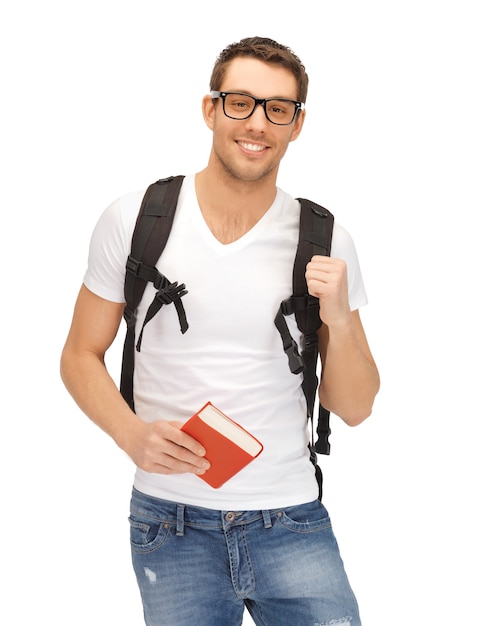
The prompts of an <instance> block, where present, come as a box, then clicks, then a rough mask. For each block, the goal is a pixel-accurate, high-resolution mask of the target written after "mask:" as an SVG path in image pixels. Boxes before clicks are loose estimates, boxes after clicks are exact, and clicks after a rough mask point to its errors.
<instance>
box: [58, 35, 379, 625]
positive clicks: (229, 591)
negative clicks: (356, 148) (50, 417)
mask: <svg viewBox="0 0 486 626" xmlns="http://www.w3.org/2000/svg"><path fill="white" fill-rule="evenodd" d="M307 82H308V79H307V74H306V72H305V69H304V67H303V65H302V63H301V62H300V60H299V59H298V58H297V57H296V56H295V54H294V53H293V52H292V51H291V50H290V49H288V48H287V47H285V46H282V45H280V44H278V43H276V42H274V41H272V40H270V39H265V38H257V37H255V38H248V39H244V40H242V41H241V42H238V43H236V44H232V45H230V46H229V47H228V48H226V49H225V50H224V51H223V52H222V53H221V55H220V57H219V58H218V60H217V61H216V64H215V67H214V69H213V74H212V77H211V82H210V88H211V93H210V94H209V95H207V96H205V97H204V98H203V103H202V112H203V116H204V120H205V122H206V124H207V126H208V127H209V128H210V129H211V131H212V135H213V141H212V147H211V152H210V155H209V160H208V164H207V167H206V168H205V169H203V170H202V171H201V172H199V173H197V174H196V175H195V176H186V178H185V179H184V183H183V187H182V190H181V194H180V196H179V202H178V207H177V211H176V216H175V221H174V225H173V227H172V231H171V235H170V237H169V241H168V243H167V246H166V248H165V250H164V252H163V254H162V257H161V259H160V260H159V263H158V267H159V268H160V269H161V271H162V272H163V273H164V274H165V275H166V276H168V277H169V278H171V279H174V280H175V279H177V280H178V281H180V282H184V283H185V284H186V285H187V289H188V294H187V295H185V296H184V307H185V310H186V314H187V318H188V321H189V330H188V332H187V333H185V334H181V332H180V330H179V325H178V319H177V315H176V312H175V309H174V307H171V306H165V307H163V308H162V309H161V311H160V312H159V313H158V314H157V315H156V316H155V317H154V318H153V319H152V320H151V321H150V324H148V325H147V326H146V328H145V330H144V336H143V344H142V347H141V351H140V352H139V353H137V355H136V364H135V377H134V394H135V408H136V414H135V413H134V412H133V411H132V410H131V409H130V408H129V407H128V405H127V404H126V403H125V401H124V400H123V399H122V397H121V395H120V393H119V391H118V388H117V386H116V385H115V383H114V382H113V380H112V379H111V378H110V377H109V375H108V373H107V371H106V368H105V365H104V355H105V352H106V351H107V349H108V348H109V346H110V344H111V343H112V341H113V339H114V337H115V335H116V333H117V330H118V328H119V325H120V322H121V319H122V315H123V308H124V295H123V283H124V273H125V262H126V258H127V256H128V254H129V248H130V240H131V234H132V231H133V227H134V223H135V219H136V216H137V213H138V209H139V206H140V202H141V199H142V197H143V191H142V192H140V193H132V194H129V195H127V196H124V197H122V198H121V199H119V200H117V201H116V202H114V203H113V204H112V205H111V206H110V207H108V209H107V210H106V211H105V213H104V214H103V215H102V217H101V219H100V221H99V223H98V225H97V226H96V228H95V231H94V233H93V237H92V241H91V247H90V255H89V263H88V270H87V272H86V275H85V278H84V284H83V286H82V287H81V290H80V293H79V297H78V300H77V303H76V307H75V311H74V317H73V322H72V327H71V330H70V332H69V336H68V338H67V341H66V345H65V348H64V351H63V355H62V362H61V370H62V377H63V380H64V382H65V384H66V387H67V388H68V390H69V391H70V393H71V394H72V396H73V397H74V399H75V400H76V402H77V403H78V405H79V406H80V407H81V409H82V410H83V411H84V412H85V413H86V414H87V415H88V416H89V417H90V418H91V419H92V420H93V421H94V422H95V423H96V424H97V425H98V426H99V427H101V428H102V429H104V430H105V431H106V432H107V433H108V434H109V435H110V436H111V437H112V438H113V439H114V441H115V442H116V443H117V444H118V446H120V448H122V450H124V451H125V452H126V453H127V454H128V455H129V456H130V457H131V459H132V460H133V462H134V463H135V465H136V473H135V481H134V489H133V495H132V501H131V514H130V528H131V530H130V532H131V535H130V537H131V545H132V555H133V565H134V569H135V573H136V576H137V580H138V584H139V587H140V592H141V596H142V602H143V607H144V615H145V621H146V624H147V625H148V626H162V625H166V626H183V625H184V626H188V625H189V624H191V625H192V624H195V623H197V624H198V626H215V625H219V624H224V625H225V626H232V625H236V624H241V620H242V615H243V610H244V606H245V605H246V606H247V608H248V610H249V612H250V614H251V615H252V617H253V619H254V621H255V623H256V624H258V625H266V626H268V625H270V626H277V625H278V626H286V625H289V626H296V625H298V626H304V625H308V626H316V625H317V624H331V623H333V624H334V623H335V624H352V626H358V625H359V624H360V618H359V612H358V607H357V603H356V600H355V597H354V594H353V592H352V590H351V588H350V585H349V582H348V580H347V577H346V574H345V571H344V568H343V564H342V562H341V558H340V555H339V550H338V547H337V544H336V541H335V538H334V535H333V531H332V529H331V524H330V521H329V517H328V514H327V512H326V509H325V508H324V506H323V505H322V504H321V502H320V501H319V500H318V498H317V494H318V487H317V483H316V479H315V474H314V467H313V465H312V463H311V462H310V460H309V451H308V447H307V446H308V432H307V425H306V408H305V400H304V397H303V394H302V389H301V386H300V385H301V376H300V375H297V376H296V375H294V374H292V373H291V372H290V370H289V367H288V361H287V356H286V355H285V353H284V351H283V349H282V342H281V339H280V336H279V334H278V331H277V330H276V328H275V326H274V324H273V319H274V316H275V313H276V311H277V310H278V307H279V304H280V302H281V301H282V300H283V299H285V298H287V297H288V296H289V295H290V293H291V291H292V287H291V281H292V267H293V261H294V257H295V250H296V245H297V236H298V228H299V226H298V221H299V204H298V202H297V201H296V200H294V199H292V198H291V197H290V196H289V195H287V194H285V193H284V192H283V191H282V190H281V189H279V188H277V186H276V180H277V173H278V169H279V164H280V161H281V159H282V157H283V156H284V154H285V152H286V150H287V147H288V145H289V142H291V141H294V140H295V139H297V137H298V136H299V134H300V132H301V130H302V126H303V123H304V119H305V110H304V106H303V103H304V102H305V99H306V93H307ZM331 253H332V256H331V258H328V257H320V256H316V257H314V258H313V259H312V260H311V262H310V263H309V265H308V267H307V273H306V279H307V283H308V288H309V291H310V293H311V294H312V295H314V296H316V297H317V298H318V299H319V305H320V316H321V319H322V322H323V325H322V327H321V329H320V331H319V350H320V354H321V360H322V363H324V364H325V366H324V367H323V370H322V376H321V380H320V385H319V389H318V393H319V398H320V401H321V403H322V404H323V406H325V407H327V408H328V409H329V410H330V411H332V412H333V413H335V414H336V415H338V416H340V417H341V418H342V419H343V420H344V421H345V422H346V423H347V424H349V425H351V426H353V425H357V424H359V423H360V422H362V421H363V420H364V419H365V418H367V417H368V416H369V414H370V412H371V408H372V404H373V401H374V398H375V395H376V393H377V391H378V387H379V377H378V372H377V369H376V366H375V364H374V361H373V358H372V355H371V353H370V349H369V347H368V343H367V340H366V336H365V333H364V330H363V327H362V325H361V322H360V317H359V311H358V309H359V307H360V306H362V305H364V304H365V303H366V294H365V291H364V287H363V283H362V279H361V274H360V269H359V264H358V260H357V258H356V254H355V249H354V246H353V242H352V240H351V238H350V236H349V235H348V234H347V232H346V231H345V230H344V229H342V228H341V227H340V226H339V225H337V224H335V227H334V234H333V246H332V251H331ZM152 298H153V290H152V293H150V289H146V293H145V294H144V297H143V300H142V303H141V306H140V312H139V314H138V316H137V333H139V332H140V324H141V322H142V320H143V319H144V316H145V310H146V308H147V307H148V305H149V304H150V302H151V300H152ZM291 331H292V333H293V334H294V336H296V337H298V335H299V331H298V330H297V327H296V325H295V323H294V324H293V326H292V328H291ZM208 400H210V401H211V402H213V403H214V404H215V405H216V406H217V407H218V408H220V409H221V410H222V411H223V412H224V413H226V414H227V415H229V416H230V417H231V418H232V419H233V420H235V421H236V422H238V423H240V424H241V425H242V426H243V427H244V428H246V429H247V430H249V431H250V432H251V433H252V434H253V435H255V436H256V437H257V439H259V440H260V441H261V442H262V443H263V445H264V450H263V452H262V453H261V454H260V455H259V456H258V458H257V459H255V460H254V461H253V462H252V463H250V464H249V465H248V466H247V467H246V468H244V469H243V470H242V471H241V472H239V473H238V474H236V475H235V476H234V477H233V478H232V479H230V480H229V481H228V482H227V483H225V484H224V485H223V486H222V487H220V488H219V489H213V488H212V487H210V486H209V485H208V484H206V482H205V481H203V480H201V479H200V477H199V476H200V475H202V474H204V472H205V471H206V470H207V468H208V461H207V460H206V459H205V458H204V455H205V450H204V449H203V447H202V446H201V444H199V443H198V441H196V440H195V439H193V438H192V437H190V436H189V435H188V434H187V433H185V432H183V431H182V430H181V426H182V425H183V423H184V422H185V421H186V420H187V419H188V418H189V417H190V416H191V415H192V414H193V413H194V412H195V411H196V410H198V409H199V408H200V407H201V406H202V405H203V404H205V403H206V401H208Z"/></svg>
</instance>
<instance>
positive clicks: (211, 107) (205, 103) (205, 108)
mask: <svg viewBox="0 0 486 626" xmlns="http://www.w3.org/2000/svg"><path fill="white" fill-rule="evenodd" d="M215 111H216V106H215V104H214V101H213V99H212V98H211V96H210V95H209V94H207V95H206V96H204V98H203V100H202V114H203V117H204V121H205V122H206V125H207V127H208V128H209V129H211V130H214V115H215Z"/></svg>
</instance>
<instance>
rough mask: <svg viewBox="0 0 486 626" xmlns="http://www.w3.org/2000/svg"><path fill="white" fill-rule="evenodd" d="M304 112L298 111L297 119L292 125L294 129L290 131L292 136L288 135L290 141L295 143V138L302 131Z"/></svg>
mask: <svg viewBox="0 0 486 626" xmlns="http://www.w3.org/2000/svg"><path fill="white" fill-rule="evenodd" d="M305 113H306V110H305V109H304V110H301V111H299V113H298V115H297V119H296V120H295V123H294V128H293V130H292V134H291V135H290V141H295V140H296V139H297V137H298V136H299V135H300V131H301V130H302V126H303V125H304V120H305Z"/></svg>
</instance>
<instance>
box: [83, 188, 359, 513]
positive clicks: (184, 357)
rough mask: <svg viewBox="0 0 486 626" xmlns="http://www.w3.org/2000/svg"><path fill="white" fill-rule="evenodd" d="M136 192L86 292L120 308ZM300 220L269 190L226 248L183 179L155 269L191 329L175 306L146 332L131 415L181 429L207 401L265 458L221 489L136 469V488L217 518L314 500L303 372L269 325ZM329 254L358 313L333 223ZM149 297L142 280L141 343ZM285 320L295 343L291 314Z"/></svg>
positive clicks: (355, 286)
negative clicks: (270, 197)
mask: <svg viewBox="0 0 486 626" xmlns="http://www.w3.org/2000/svg"><path fill="white" fill-rule="evenodd" d="M143 194H144V191H140V192H135V193H131V194H128V195H126V196H123V197H122V198H120V199H118V200H116V201H115V202H113V203H112V204H111V205H110V206H109V207H108V208H107V209H106V210H105V212H104V213H103V215H102V216H101V218H100V220H99V221H98V224H97V226H96V228H95V230H94V232H93V236H92V240H91V245H90V252H89V261H88V269H87V271H86V274H85V277H84V283H85V285H86V286H87V287H88V289H90V290H91V291H92V292H94V293H95V294H97V295H98V296H100V297H102V298H105V299H107V300H110V301H114V302H123V301H124V295H123V285H124V275H125V263H126V259H127V256H128V254H129V252H130V243H131V236H132V232H133V228H134V225H135V220H136V217H137V214H138V210H139V208H140V203H141V201H142V198H143ZM299 211H300V209H299V203H298V201H296V200H294V199H293V198H292V197H291V196H289V195H288V194H286V193H284V192H283V191H282V190H281V189H277V194H276V197H275V201H274V202H273V204H272V206H271V207H270V209H269V210H268V211H267V212H266V213H265V215H264V216H263V217H262V218H261V219H260V221H259V222H258V223H257V224H256V225H255V226H254V227H253V228H252V229H251V230H250V231H249V232H247V233H246V234H245V235H244V236H243V237H241V238H240V239H238V240H237V241H234V242H233V243H230V244H222V243H220V242H219V241H218V240H217V239H216V238H215V237H214V236H213V234H212V233H211V231H210V230H209V228H208V226H207V224H206V222H205V221H204V218H203V216H202V214H201V211H200V209H199V205H198V202H197V197H196V192H195V185H194V176H187V177H186V178H185V179H184V183H183V186H182V189H181V193H180V197H179V202H178V207H177V211H176V214H175V219H174V224H173V227H172V230H171V234H170V237H169V241H168V243H167V245H166V248H165V250H164V252H163V253H162V256H161V258H160V259H159V262H158V263H157V267H158V269H159V271H160V272H161V273H162V274H164V275H165V276H166V277H167V278H168V279H169V280H170V281H172V282H174V281H177V282H179V283H185V285H186V287H187V290H188V293H187V294H186V295H185V296H183V298H182V302H183V304H184V308H185V311H186V314H187V320H188V323H189V330H188V331H187V332H186V333H185V334H182V333H181V332H180V328H179V321H178V317H177V313H176V310H175V307H174V306H173V305H172V304H170V305H166V306H163V307H162V309H161V310H160V311H159V312H158V313H157V315H156V316H155V317H154V318H153V319H152V320H151V321H150V322H149V323H148V324H147V325H146V327H145V329H144V334H143V341H142V346H141V351H140V352H136V353H135V373H134V399H135V407H136V411H137V414H138V415H139V416H140V418H141V419H143V420H146V421H154V420H160V419H166V420H181V421H185V420H187V419H188V418H189V417H190V416H191V415H192V414H193V413H194V412H196V411H197V410H198V409H199V408H201V407H202V406H203V405H204V404H205V403H206V402H207V401H208V400H209V401H211V402H212V403H213V404H215V405H216V406H217V407H218V408H220V409H221V410H222V411H223V412H224V413H226V414H227V415H229V416H230V417H231V418H232V419H233V420H235V421H236V422H239V423H240V424H241V425H242V426H243V427H244V428H246V429H247V430H249V431H250V432H252V433H253V434H254V435H255V437H256V438H257V439H259V441H261V442H262V443H263V446H264V450H263V452H262V453H261V454H260V455H259V456H258V457H257V459H256V460H254V461H253V462H252V463H250V465H248V466H247V467H246V468H244V469H243V470H242V471H241V472H240V473H238V474H237V475H236V476H234V477H233V478H232V479H230V480H229V481H228V482H227V483H225V484H224V485H223V486H222V487H220V488H219V489H213V488H212V487H210V486H209V485H207V484H206V483H205V482H204V481H203V480H201V479H200V478H199V477H197V476H196V475H193V474H176V475H161V474H152V473H147V472H144V471H142V470H140V469H139V468H137V469H136V473H135V481H134V485H135V487H136V488H137V489H138V490H139V491H142V492H144V493H147V494H149V495H153V496H156V497H159V498H164V499H168V500H173V501H177V502H183V503H185V504H192V505H195V506H203V507H207V508H212V509H222V510H229V509H237V510H250V509H271V508H277V507H283V506H292V505H295V504H300V503H304V502H308V501H310V500H313V499H314V498H316V497H317V482H316V479H315V474H314V468H313V465H312V463H311V462H310V460H309V451H308V448H307V444H308V439H309V437H308V429H307V423H306V406H305V399H304V396H303V393H302V389H301V382H302V375H295V374H292V373H291V372H290V370H289V365H288V359H287V356H286V354H285V353H284V351H283V348H282V341H281V338H280V335H279V333H278V330H277V329H276V327H275V325H274V317H275V314H276V312H277V310H278V308H279V305H280V302H281V301H282V300H284V299H285V298H287V297H289V295H290V294H291V292H292V268H293V263H294V258H295V251H296V246H297V239H298V229H299ZM331 254H332V256H335V257H338V258H342V259H344V260H345V261H346V263H347V267H348V282H349V301H350V306H351V309H352V310H355V309H357V308H359V307H361V306H363V305H365V304H366V302H367V298H366V292H365V289H364V285H363V281H362V277H361V272H360V267H359V263H358V258H357V255H356V251H355V247H354V244H353V241H352V239H351V237H350V236H349V234H348V233H347V232H346V231H345V230H344V229H343V228H342V227H341V226H339V225H338V224H336V223H335V225H334V233H333V242H332V250H331ZM154 293H155V291H154V288H153V286H152V285H151V284H150V283H149V284H148V286H147V288H146V290H145V293H144V296H143V299H142V302H141V305H140V308H139V312H138V315H137V325H136V337H137V338H138V333H139V331H140V327H141V324H142V322H143V320H144V318H145V312H146V309H147V307H148V306H149V305H150V303H151V302H152V300H153V297H154ZM287 323H288V325H289V328H290V330H291V333H292V335H293V336H294V337H295V338H296V339H297V340H298V342H299V344H301V337H300V332H299V330H298V329H297V326H296V324H295V320H294V319H293V316H289V317H288V318H287Z"/></svg>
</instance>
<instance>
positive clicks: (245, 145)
mask: <svg viewBox="0 0 486 626" xmlns="http://www.w3.org/2000/svg"><path fill="white" fill-rule="evenodd" d="M240 145H241V146H242V147H243V148H245V149H246V150H252V151H253V152H261V151H262V150H265V146H257V145H255V144H254V143H243V142H242V141H241V142H240Z"/></svg>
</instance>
